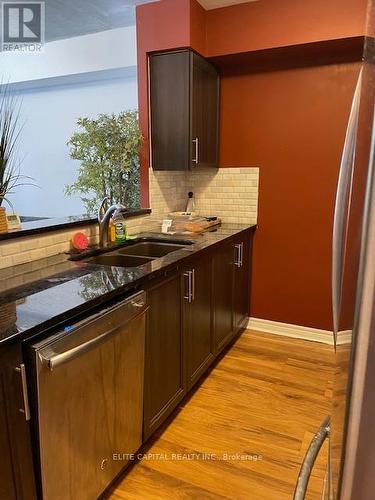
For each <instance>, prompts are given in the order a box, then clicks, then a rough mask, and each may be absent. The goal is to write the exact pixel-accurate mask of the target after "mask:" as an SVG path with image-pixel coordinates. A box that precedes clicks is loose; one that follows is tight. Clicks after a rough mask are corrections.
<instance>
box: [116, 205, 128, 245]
mask: <svg viewBox="0 0 375 500" xmlns="http://www.w3.org/2000/svg"><path fill="white" fill-rule="evenodd" d="M112 222H113V225H114V233H115V242H116V243H122V242H124V241H125V240H126V239H127V237H128V229H127V227H126V219H125V217H124V216H123V214H122V210H116V211H115V213H114V214H113V217H112Z"/></svg>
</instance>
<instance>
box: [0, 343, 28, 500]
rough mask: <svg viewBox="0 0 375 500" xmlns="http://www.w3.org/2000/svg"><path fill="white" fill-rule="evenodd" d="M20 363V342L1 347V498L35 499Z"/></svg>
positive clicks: (25, 390) (25, 398) (25, 392)
mask: <svg viewBox="0 0 375 500" xmlns="http://www.w3.org/2000/svg"><path fill="white" fill-rule="evenodd" d="M21 363H22V354H21V348H20V346H18V345H13V346H11V347H7V348H6V349H4V350H2V349H1V348H0V456H1V458H2V462H1V468H0V498H1V499H3V498H4V499H6V500H13V499H17V500H34V499H36V490H35V482H34V469H33V462H32V458H31V457H32V453H31V440H30V431H29V423H28V421H27V420H26V417H27V413H26V414H25V410H26V411H27V410H28V404H27V386H26V382H25V380H26V379H25V377H24V378H23V381H24V384H25V385H24V388H23V386H22V377H21V371H20V366H21ZM22 366H23V365H22ZM25 407H26V408H25Z"/></svg>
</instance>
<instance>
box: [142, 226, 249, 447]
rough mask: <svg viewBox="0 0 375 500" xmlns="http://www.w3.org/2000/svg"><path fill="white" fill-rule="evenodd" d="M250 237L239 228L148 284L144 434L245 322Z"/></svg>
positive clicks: (175, 404) (154, 425)
mask: <svg viewBox="0 0 375 500" xmlns="http://www.w3.org/2000/svg"><path fill="white" fill-rule="evenodd" d="M251 239H252V232H250V231H244V232H243V233H240V234H239V235H238V237H236V238H233V239H230V240H227V241H224V242H223V243H220V244H217V245H215V247H214V248H212V250H211V249H210V250H208V251H207V252H206V253H204V252H202V253H201V254H198V255H197V256H196V257H192V258H191V260H189V261H187V263H186V264H184V267H183V268H182V270H180V271H178V272H177V271H176V272H175V274H173V275H171V276H170V277H167V278H164V279H160V280H159V281H157V282H151V284H150V287H149V288H148V289H147V294H148V303H149V307H150V309H149V312H148V320H147V324H148V328H147V337H146V358H145V399H144V440H146V439H147V438H148V437H149V436H150V435H151V434H152V433H153V432H154V431H155V430H156V429H157V428H158V427H159V426H160V425H161V424H162V423H163V422H164V421H165V419H166V418H167V417H168V416H169V415H170V414H171V413H172V411H173V410H174V409H175V408H176V407H177V405H178V404H179V402H180V401H181V400H182V398H183V397H184V396H185V394H186V393H187V391H188V390H189V389H190V388H191V387H192V386H193V385H194V384H195V383H196V382H197V381H198V380H199V379H200V377H201V376H202V375H203V374H204V373H205V372H206V370H207V369H208V367H209V366H210V364H211V363H212V362H213V361H214V360H215V358H216V356H217V355H218V354H219V353H220V352H221V351H222V350H223V349H224V347H225V346H226V345H227V344H228V343H229V342H230V341H231V340H232V339H233V338H234V337H235V336H236V334H237V333H238V332H239V331H240V330H241V328H243V327H244V326H245V323H246V320H247V317H248V310H249V289H250V270H251V265H250V253H251Z"/></svg>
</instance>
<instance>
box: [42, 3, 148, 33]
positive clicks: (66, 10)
mask: <svg viewBox="0 0 375 500" xmlns="http://www.w3.org/2000/svg"><path fill="white" fill-rule="evenodd" d="M150 1H154V0H45V4H46V37H45V38H46V42H51V41H53V40H61V39H65V38H72V37H75V36H81V35H88V34H89V33H96V32H98V31H106V30H110V29H114V28H122V27H125V26H131V25H134V24H135V6H137V5H140V4H142V3H148V2H150Z"/></svg>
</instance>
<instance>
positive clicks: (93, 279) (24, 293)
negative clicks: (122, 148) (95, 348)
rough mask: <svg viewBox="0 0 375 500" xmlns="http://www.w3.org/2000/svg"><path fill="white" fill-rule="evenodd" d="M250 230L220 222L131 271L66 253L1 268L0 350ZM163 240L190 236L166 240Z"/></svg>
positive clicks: (60, 322)
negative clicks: (176, 248)
mask: <svg viewBox="0 0 375 500" xmlns="http://www.w3.org/2000/svg"><path fill="white" fill-rule="evenodd" d="M252 227H255V226H254V225H245V224H222V225H221V226H218V227H217V228H215V229H213V230H210V231H208V232H205V233H203V234H201V235H196V236H195V238H194V240H195V243H194V244H193V245H189V246H186V247H183V248H181V250H178V251H176V252H173V253H170V254H168V255H166V256H165V257H161V258H159V259H156V260H153V261H151V262H147V263H146V264H143V265H142V266H139V267H134V268H125V267H113V266H104V265H98V264H93V263H91V262H85V261H71V260H69V255H58V256H55V257H50V258H47V259H42V260H40V261H37V262H36V263H35V262H33V263H30V264H23V265H22V266H16V267H14V268H11V269H5V270H2V271H0V346H2V345H4V344H6V343H8V342H13V341H19V340H24V339H26V338H28V337H31V336H33V335H35V334H37V333H40V332H42V331H44V330H46V329H48V328H50V327H53V326H57V325H59V324H62V323H66V322H68V321H70V320H72V321H73V320H74V318H75V317H77V316H79V315H81V314H82V313H84V312H86V311H89V310H90V309H94V308H96V307H97V306H99V305H101V304H104V303H105V302H108V301H110V300H111V299H114V298H116V297H117V296H118V295H119V294H121V293H124V294H126V292H128V293H130V292H131V291H133V290H134V291H135V290H137V289H139V288H140V287H141V286H142V284H143V283H144V282H145V280H148V279H151V278H154V277H157V276H158V275H162V274H163V273H164V272H165V271H167V270H168V269H172V268H175V267H177V266H179V265H180V263H182V262H183V261H184V260H186V259H187V258H189V257H191V256H192V255H194V254H195V253H197V252H199V251H201V250H203V249H205V248H208V247H212V246H214V245H215V244H217V243H219V242H220V241H223V240H225V239H227V238H230V237H231V236H234V235H236V234H237V233H240V232H241V231H244V230H246V229H250V228H252ZM138 236H139V237H152V236H154V237H156V236H157V237H158V238H160V237H161V236H163V235H161V234H152V233H142V234H141V235H138ZM165 239H166V240H167V241H168V240H169V239H191V238H190V237H188V238H186V237H176V236H175V237H173V236H171V237H169V236H166V237H165ZM116 248H117V247H116ZM10 273H12V276H10ZM17 273H18V274H17Z"/></svg>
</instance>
